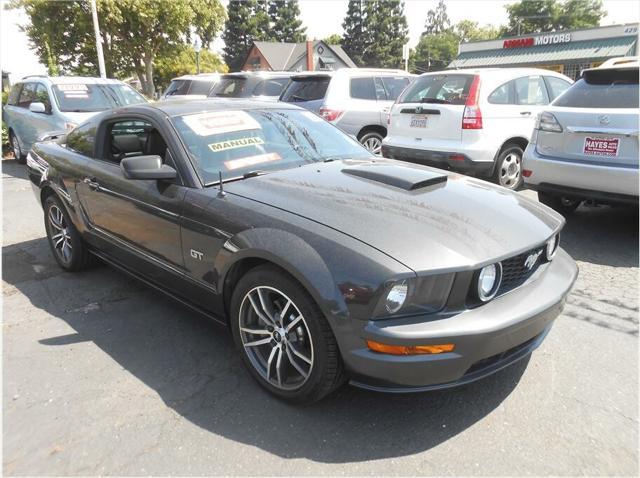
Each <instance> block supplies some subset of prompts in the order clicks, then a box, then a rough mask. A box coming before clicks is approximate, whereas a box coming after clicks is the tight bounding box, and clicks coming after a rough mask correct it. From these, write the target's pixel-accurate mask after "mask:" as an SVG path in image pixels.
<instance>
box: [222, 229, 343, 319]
mask: <svg viewBox="0 0 640 478" xmlns="http://www.w3.org/2000/svg"><path fill="white" fill-rule="evenodd" d="M246 259H262V260H265V261H269V262H272V263H274V264H276V265H277V266H279V267H281V268H283V269H284V270H286V271H287V272H288V273H289V274H291V275H292V276H293V277H294V278H295V279H296V280H297V281H298V282H300V283H301V284H302V285H303V286H304V287H305V289H306V290H307V291H308V292H309V294H311V296H312V297H313V299H314V300H315V301H316V303H317V304H318V306H319V307H320V309H321V310H322V311H323V313H324V314H325V316H326V317H329V318H335V319H338V320H340V319H346V318H347V317H348V315H349V313H348V309H347V305H346V303H345V300H344V298H343V296H342V294H341V293H340V290H339V289H338V287H337V285H336V281H335V280H334V277H333V276H332V274H331V271H330V270H329V268H328V267H327V264H326V263H325V261H324V260H323V258H322V257H321V256H320V254H319V253H318V252H317V251H316V250H315V249H314V248H313V247H312V246H311V245H309V244H308V243H307V242H305V241H304V240H303V239H301V238H300V237H298V236H296V235H294V234H292V233H290V232H287V231H283V230H280V229H273V228H265V227H261V228H253V229H247V230H245V231H242V232H240V233H238V234H237V235H235V236H233V237H232V238H230V239H228V240H227V241H226V242H225V244H224V247H223V248H222V249H221V250H220V253H219V254H218V256H217V257H216V261H215V268H216V270H218V271H219V273H220V276H219V282H218V283H219V284H220V285H222V287H224V284H226V279H227V277H228V274H229V272H230V271H231V270H232V268H233V267H234V266H235V265H237V264H239V263H240V262H241V261H243V260H246Z"/></svg>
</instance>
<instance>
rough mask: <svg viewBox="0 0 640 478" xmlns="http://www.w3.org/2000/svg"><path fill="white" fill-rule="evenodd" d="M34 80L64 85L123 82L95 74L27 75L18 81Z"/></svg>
mask: <svg viewBox="0 0 640 478" xmlns="http://www.w3.org/2000/svg"><path fill="white" fill-rule="evenodd" d="M35 80H45V81H48V82H50V83H51V84H52V85H64V84H67V85H68V84H74V83H83V84H87V85H98V84H100V85H115V84H118V85H120V84H124V83H123V82H122V81H120V80H116V79H114V78H98V77H95V76H46V75H28V76H25V77H24V78H22V79H21V80H20V82H28V81H35Z"/></svg>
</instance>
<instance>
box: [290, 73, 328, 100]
mask: <svg viewBox="0 0 640 478" xmlns="http://www.w3.org/2000/svg"><path fill="white" fill-rule="evenodd" d="M330 81H331V78H329V77H324V76H322V77H315V78H292V79H291V82H290V83H289V86H287V89H286V90H285V91H284V93H283V94H282V98H280V100H281V101H288V102H296V101H314V100H321V99H322V98H324V95H325V94H326V93H327V87H328V86H329V82H330Z"/></svg>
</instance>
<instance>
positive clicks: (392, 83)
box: [382, 76, 411, 101]
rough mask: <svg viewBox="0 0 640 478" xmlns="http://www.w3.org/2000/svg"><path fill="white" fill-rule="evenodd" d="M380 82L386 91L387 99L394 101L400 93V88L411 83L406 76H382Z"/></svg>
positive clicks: (402, 88)
mask: <svg viewBox="0 0 640 478" xmlns="http://www.w3.org/2000/svg"><path fill="white" fill-rule="evenodd" d="M382 83H383V84H384V88H385V90H386V91H387V99H388V100H394V101H395V99H396V98H397V97H398V96H400V93H402V90H404V89H405V88H406V87H407V85H408V84H409V83H411V79H410V78H407V77H406V76H394V77H391V76H384V77H382Z"/></svg>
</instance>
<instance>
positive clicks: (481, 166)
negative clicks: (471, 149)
mask: <svg viewBox="0 0 640 478" xmlns="http://www.w3.org/2000/svg"><path fill="white" fill-rule="evenodd" d="M382 156H383V157H385V158H391V159H397V160H400V161H407V162H410V163H417V164H422V165H425V166H432V167H434V168H439V169H446V170H449V171H456V172H459V173H463V174H467V175H470V176H479V177H489V176H491V175H492V174H493V168H494V162H493V161H474V160H472V159H471V158H470V157H469V156H468V155H467V154H464V153H458V152H454V151H432V150H424V149H414V148H404V147H399V146H389V145H387V144H383V145H382ZM452 158H456V159H452Z"/></svg>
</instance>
